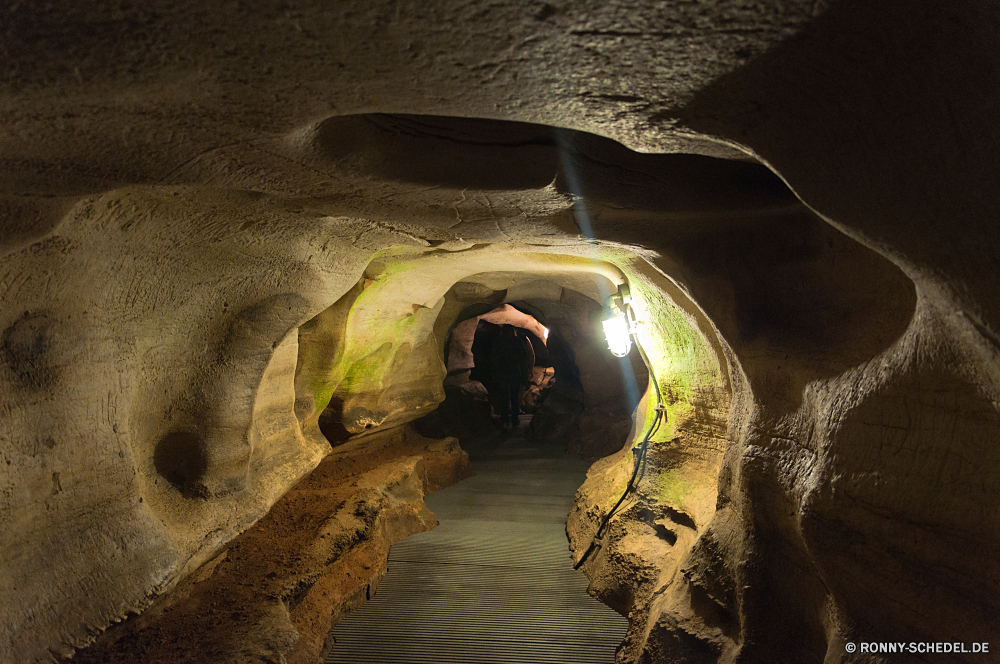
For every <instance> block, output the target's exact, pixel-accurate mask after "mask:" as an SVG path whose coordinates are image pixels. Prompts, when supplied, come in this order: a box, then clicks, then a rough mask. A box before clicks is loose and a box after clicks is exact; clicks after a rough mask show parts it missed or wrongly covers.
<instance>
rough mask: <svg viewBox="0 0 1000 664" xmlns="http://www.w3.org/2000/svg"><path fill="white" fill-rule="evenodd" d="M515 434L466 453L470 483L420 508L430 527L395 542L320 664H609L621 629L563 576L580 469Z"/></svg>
mask: <svg viewBox="0 0 1000 664" xmlns="http://www.w3.org/2000/svg"><path fill="white" fill-rule="evenodd" d="M529 419H530V417H529V416H522V419H521V422H522V423H521V427H520V428H519V429H518V430H516V431H515V432H513V433H511V432H507V433H503V434H500V433H498V434H496V435H494V436H491V437H489V438H486V439H483V440H477V441H471V442H469V443H466V442H463V445H462V446H463V448H465V449H466V451H468V452H469V456H470V458H471V461H472V466H473V469H474V470H475V471H476V473H477V475H476V476H475V477H472V478H469V479H467V480H464V481H462V482H460V483H458V484H457V485H455V486H453V487H450V488H448V489H445V490H443V491H439V492H438V493H436V494H433V495H431V496H429V497H428V498H427V505H428V506H429V507H430V509H431V511H433V512H434V514H435V515H437V518H438V520H439V521H440V522H441V523H440V525H439V526H438V527H437V528H435V529H434V530H432V531H430V532H426V533H420V534H417V535H414V536H412V537H409V538H407V539H406V540H404V541H402V542H400V543H398V544H396V545H395V546H393V547H392V551H391V552H390V554H389V565H388V572H387V573H386V575H385V579H384V580H383V581H382V583H381V585H380V586H379V588H378V593H377V594H376V596H375V597H373V598H372V599H371V601H369V602H368V603H367V604H365V605H364V606H363V607H361V608H360V609H358V610H357V611H355V612H354V613H352V614H350V615H349V616H348V617H347V618H346V619H345V620H344V621H343V622H342V623H341V624H340V625H338V626H336V627H335V628H334V629H333V632H332V633H333V636H334V638H335V639H336V645H335V646H334V647H333V650H332V651H331V652H330V655H329V656H328V657H327V659H326V664H335V663H336V664H340V663H343V664H397V663H399V664H418V663H422V662H433V663H434V664H459V663H464V662H469V663H475V664H501V663H503V664H508V663H509V664H527V663H547V662H551V663H552V664H590V663H593V664H612V663H613V662H614V658H615V648H616V647H617V646H618V644H619V643H620V642H621V641H622V639H623V638H625V631H626V629H627V622H626V620H625V618H623V617H621V616H620V615H618V614H617V613H615V612H614V611H612V610H611V609H609V608H608V607H606V606H604V605H603V604H601V603H600V602H598V601H597V600H595V599H593V598H592V597H590V596H589V595H588V594H587V578H586V577H585V576H584V575H583V573H582V572H577V571H574V570H573V563H572V560H571V559H570V556H569V545H568V543H567V541H566V531H565V528H566V515H567V514H568V513H569V509H570V506H571V505H572V502H573V496H574V494H575V493H576V490H577V488H578V487H579V486H580V484H582V483H583V480H584V476H585V473H586V470H587V464H586V463H585V462H583V461H580V460H579V459H576V458H574V457H570V456H568V455H566V454H564V453H561V452H558V451H556V449H555V448H554V447H553V446H547V445H535V444H532V443H529V442H528V441H526V440H525V439H524V438H523V437H522V435H521V433H523V432H524V430H525V426H526V424H527V422H528V421H529Z"/></svg>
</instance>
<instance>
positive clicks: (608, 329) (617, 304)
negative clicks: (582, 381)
mask: <svg viewBox="0 0 1000 664" xmlns="http://www.w3.org/2000/svg"><path fill="white" fill-rule="evenodd" d="M631 302H632V294H631V292H629V288H628V285H627V284H622V285H620V286H619V287H618V292H617V293H615V294H614V295H612V296H610V297H609V298H608V302H607V305H608V306H607V311H608V315H607V316H605V318H604V338H605V339H607V340H608V350H610V351H611V353H612V354H613V355H617V356H618V357H625V356H626V355H628V352H629V351H630V350H632V325H631V324H630V321H629V319H628V313H629V304H630V303H631Z"/></svg>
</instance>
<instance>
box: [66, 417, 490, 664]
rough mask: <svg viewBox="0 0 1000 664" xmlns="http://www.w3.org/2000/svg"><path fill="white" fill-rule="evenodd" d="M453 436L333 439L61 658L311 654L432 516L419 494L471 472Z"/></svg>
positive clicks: (299, 658) (315, 656)
mask: <svg viewBox="0 0 1000 664" xmlns="http://www.w3.org/2000/svg"><path fill="white" fill-rule="evenodd" d="M471 472H472V471H471V469H470V467H469V459H468V455H467V454H466V453H465V452H463V451H462V450H461V448H459V446H458V442H457V441H456V440H455V439H454V438H450V439H445V440H440V441H438V440H431V439H427V438H423V437H421V436H419V435H417V434H416V433H414V432H413V431H412V430H411V429H409V428H408V427H398V428H394V429H390V430H388V431H385V432H380V433H376V434H372V435H370V436H365V437H361V438H357V439H354V440H352V441H351V442H349V443H346V444H344V445H340V446H338V447H337V448H336V449H334V451H333V452H332V453H331V454H330V455H329V456H327V457H326V458H325V459H324V460H323V461H322V463H320V465H319V466H318V467H317V468H316V469H315V470H314V471H312V472H311V473H310V474H309V475H308V476H306V477H305V478H304V479H303V480H301V481H300V482H299V483H298V484H296V485H295V486H294V487H292V488H291V489H290V490H289V491H288V492H287V493H286V494H285V495H284V496H282V497H281V499H280V500H278V501H277V502H276V503H275V505H274V507H273V508H272V509H271V510H270V512H268V514H267V516H266V517H265V518H263V519H261V520H260V521H259V522H258V523H257V524H256V525H254V527H252V528H250V529H249V530H248V531H247V532H245V533H244V534H243V535H242V536H240V537H239V538H238V539H237V540H236V541H234V542H233V543H231V544H229V545H228V546H227V547H225V549H224V550H223V552H222V553H220V554H219V555H218V556H216V558H214V559H213V560H211V561H210V562H209V563H207V564H206V565H204V566H202V568H201V569H199V570H198V572H197V573H195V574H194V575H193V576H192V577H189V578H188V580H187V581H186V582H185V583H184V584H182V585H181V586H180V587H178V588H177V589H176V590H175V591H174V592H173V593H172V594H171V595H170V596H168V597H167V598H166V599H165V600H164V601H162V602H159V603H157V604H155V605H154V606H153V607H151V608H150V609H149V610H148V611H146V612H144V613H143V614H142V615H141V616H139V617H137V618H131V619H129V620H127V621H126V622H125V623H123V624H122V625H119V626H116V627H114V628H113V629H111V630H110V631H108V632H107V633H105V634H104V635H103V636H102V637H101V639H100V640H99V641H98V643H96V644H95V645H93V646H91V647H90V648H87V649H85V650H83V651H80V652H78V653H77V654H76V656H75V657H74V658H73V661H74V662H76V661H80V662H94V663H95V664H96V663H98V662H100V663H101V664H111V663H113V662H122V663H126V662H137V661H141V662H149V663H151V664H152V663H155V662H163V663H167V662H171V663H172V662H183V661H211V662H232V663H233V664H236V663H238V662H239V663H245V662H258V661H287V662H302V663H305V662H316V661H318V660H319V659H320V658H321V656H322V654H323V653H324V649H325V648H328V647H329V644H326V643H325V640H326V637H327V633H328V632H329V630H330V625H331V624H332V623H333V622H337V621H339V620H340V619H341V618H343V616H344V615H345V614H346V613H347V612H349V611H351V610H352V609H355V608H357V607H358V606H360V605H361V604H362V603H364V601H365V599H366V598H368V597H370V596H371V594H372V593H374V592H375V589H376V587H377V586H378V583H379V581H380V580H381V578H382V576H383V575H384V574H385V561H386V557H387V556H388V553H389V547H390V546H391V545H392V544H393V543H394V542H397V541H399V540H400V539H402V538H404V537H406V536H407V535H411V534H413V533H417V532H422V531H424V530H428V529H430V528H433V527H434V526H435V525H436V523H437V522H436V520H435V519H434V515H433V514H431V513H430V511H429V510H428V509H427V507H426V506H425V505H424V502H423V496H424V495H426V494H427V493H431V492H433V491H436V490H438V489H441V488H444V487H446V486H450V485H451V484H454V483H455V482H457V481H459V480H461V479H464V478H465V477H468V476H469V475H470V474H471Z"/></svg>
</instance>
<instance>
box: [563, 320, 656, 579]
mask: <svg viewBox="0 0 1000 664" xmlns="http://www.w3.org/2000/svg"><path fill="white" fill-rule="evenodd" d="M633 336H635V347H636V348H638V349H639V355H640V357H642V361H643V363H644V364H645V365H646V370H647V371H648V372H649V380H651V381H652V382H653V388H654V389H655V390H656V417H654V418H653V423H652V424H651V425H650V426H649V430H648V431H646V435H645V436H643V437H642V442H640V443H639V444H638V445H637V446H635V447H633V448H632V450H633V452H635V453H636V454H635V468H633V469H632V477H631V479H629V481H628V484H627V485H626V486H625V492H624V493H623V494H622V497H621V498H619V499H618V502H617V503H615V506H614V507H612V508H611V510H610V511H609V512H608V513H607V514H605V515H604V518H603V519H602V520H601V525H600V526H598V528H597V532H596V533H594V537H593V538H592V539H591V540H590V546H588V547H587V550H586V551H584V552H583V555H582V556H581V557H580V560H579V561H577V563H576V564H575V565H573V569H580V567H582V566H583V564H584V563H585V562H587V558H589V557H590V554H592V553H593V552H594V551H595V550H597V549H598V548H599V547H600V541H601V538H602V537H603V536H604V529H605V528H607V527H608V523H609V522H610V521H611V517H613V516H614V515H615V512H616V511H617V510H618V508H619V507H621V504H622V503H623V502H625V499H626V498H627V497H628V495H629V494H630V493H632V492H633V491H635V489H636V487H637V486H638V483H639V480H640V479H641V473H640V470H641V469H642V468H643V466H644V465H645V459H646V450H647V448H648V447H649V439H650V438H652V437H653V434H655V433H656V432H657V431H658V430H659V428H660V424H662V422H663V421H664V420H665V419H666V417H667V409H666V406H664V405H663V396H662V395H661V394H660V384H659V382H658V381H657V380H656V374H655V373H653V365H652V364H650V362H649V357H647V356H646V352H645V351H644V350H643V349H642V346H641V345H640V344H639V337H638V335H635V334H634V333H633Z"/></svg>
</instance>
